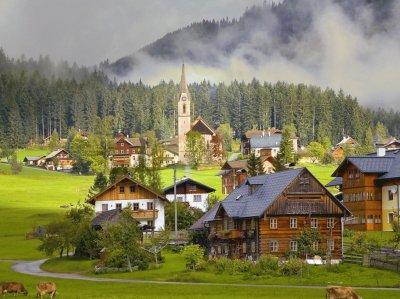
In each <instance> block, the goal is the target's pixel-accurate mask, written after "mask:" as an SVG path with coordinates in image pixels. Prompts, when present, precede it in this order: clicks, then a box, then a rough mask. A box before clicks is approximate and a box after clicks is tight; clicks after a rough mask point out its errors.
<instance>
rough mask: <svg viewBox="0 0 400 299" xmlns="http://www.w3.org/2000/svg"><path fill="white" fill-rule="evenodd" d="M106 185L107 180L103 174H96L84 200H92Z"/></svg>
mask: <svg viewBox="0 0 400 299" xmlns="http://www.w3.org/2000/svg"><path fill="white" fill-rule="evenodd" d="M107 185H108V179H107V177H106V176H105V175H104V174H103V173H101V172H100V173H98V174H96V177H95V179H94V182H93V185H92V186H91V187H90V188H89V191H88V194H87V196H86V199H90V198H92V197H93V196H94V195H96V194H97V193H99V192H100V191H101V190H103V189H104V188H105V187H107Z"/></svg>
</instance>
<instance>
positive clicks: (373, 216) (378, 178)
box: [330, 147, 400, 231]
mask: <svg viewBox="0 0 400 299" xmlns="http://www.w3.org/2000/svg"><path fill="white" fill-rule="evenodd" d="M332 176H333V177H336V178H338V179H337V180H336V183H335V184H336V185H339V186H340V188H341V191H342V193H343V194H342V197H343V204H344V205H345V206H346V207H347V208H348V209H350V210H351V211H352V213H353V216H352V217H351V218H348V219H346V221H345V226H346V227H347V228H349V229H353V230H360V231H370V230H374V231H392V230H393V227H392V224H393V221H394V219H395V218H396V217H397V215H400V212H399V211H400V187H399V185H400V152H399V150H390V151H387V150H386V149H385V148H384V147H380V148H378V151H377V153H374V154H369V155H365V156H347V157H346V158H345V159H344V161H343V162H342V163H341V164H340V165H339V167H338V168H337V169H336V170H335V172H334V173H333V174H332ZM330 184H331V185H332V184H334V182H331V183H330Z"/></svg>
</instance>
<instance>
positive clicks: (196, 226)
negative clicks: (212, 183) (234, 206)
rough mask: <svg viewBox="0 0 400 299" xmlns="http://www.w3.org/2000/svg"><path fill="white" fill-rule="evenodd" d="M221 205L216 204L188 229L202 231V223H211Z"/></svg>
mask: <svg viewBox="0 0 400 299" xmlns="http://www.w3.org/2000/svg"><path fill="white" fill-rule="evenodd" d="M220 205H221V203H220V202H218V203H216V204H215V205H214V206H213V207H212V208H211V209H210V210H209V211H207V212H205V213H204V215H203V216H201V217H200V218H199V219H198V220H197V221H196V222H195V223H194V224H193V225H192V226H191V227H190V228H189V229H191V230H197V229H204V223H205V222H208V221H212V220H214V218H215V215H216V214H217V212H218V210H219V207H220Z"/></svg>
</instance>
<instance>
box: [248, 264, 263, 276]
mask: <svg viewBox="0 0 400 299" xmlns="http://www.w3.org/2000/svg"><path fill="white" fill-rule="evenodd" d="M249 270H250V274H251V275H253V276H262V275H263V274H264V273H265V270H264V269H263V268H262V267H261V265H260V264H259V263H257V264H253V263H251V266H250V269H249Z"/></svg>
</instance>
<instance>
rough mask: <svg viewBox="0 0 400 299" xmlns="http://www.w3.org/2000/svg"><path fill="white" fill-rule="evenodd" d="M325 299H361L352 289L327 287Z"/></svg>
mask: <svg viewBox="0 0 400 299" xmlns="http://www.w3.org/2000/svg"><path fill="white" fill-rule="evenodd" d="M326 298H327V299H362V298H361V296H359V295H357V294H356V292H354V290H353V288H352V287H327V288H326Z"/></svg>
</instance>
